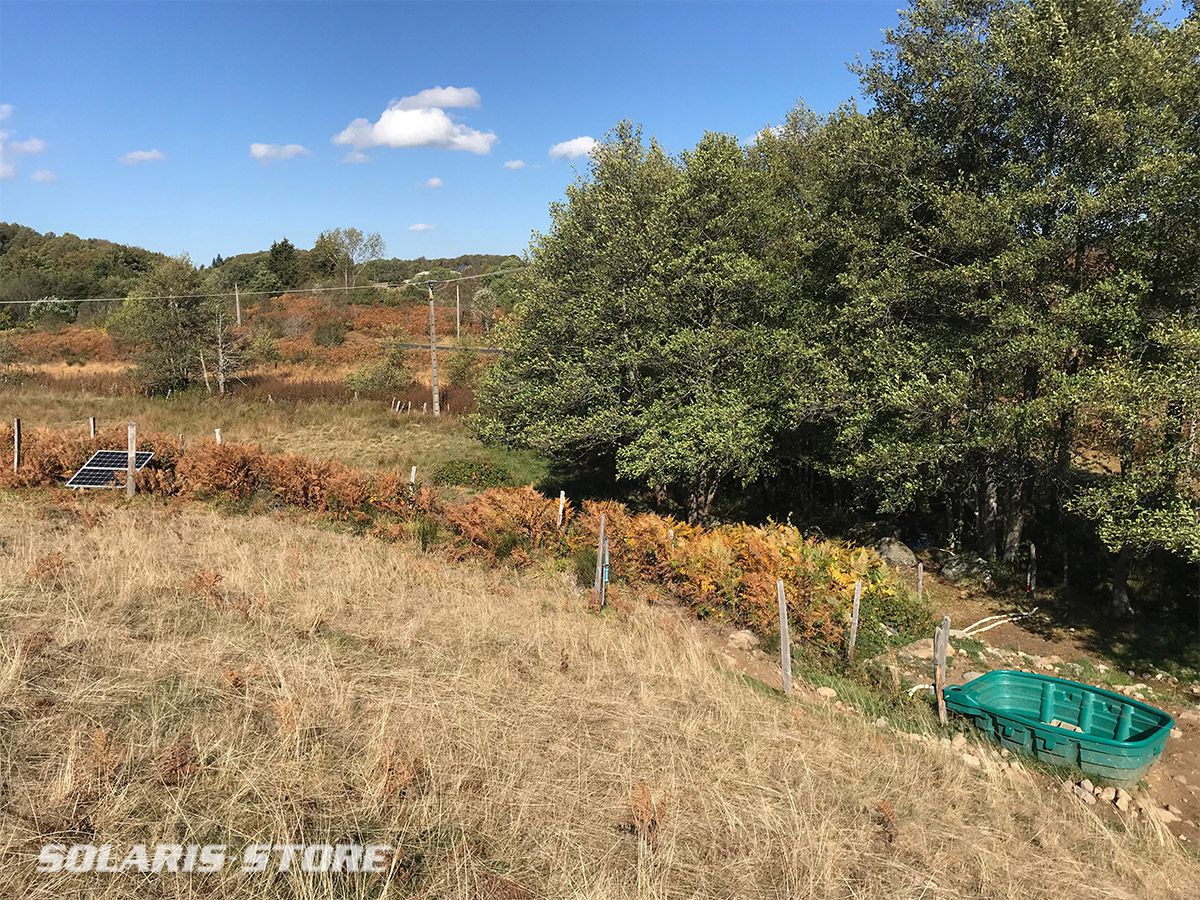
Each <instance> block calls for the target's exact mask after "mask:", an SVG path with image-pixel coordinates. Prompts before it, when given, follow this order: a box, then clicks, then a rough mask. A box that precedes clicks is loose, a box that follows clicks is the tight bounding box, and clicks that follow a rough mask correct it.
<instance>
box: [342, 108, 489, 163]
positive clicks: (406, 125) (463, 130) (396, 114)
mask: <svg viewBox="0 0 1200 900" xmlns="http://www.w3.org/2000/svg"><path fill="white" fill-rule="evenodd" d="M496 140H497V138H496V135H495V134H494V133H492V132H490V131H477V130H476V129H474V128H471V127H469V126H467V125H463V124H462V123H460V122H455V121H454V120H453V119H451V118H450V116H449V115H447V113H446V111H445V110H443V109H437V108H430V109H401V108H400V107H399V106H398V105H396V104H393V105H391V106H389V107H388V108H387V109H385V110H384V111H383V113H382V114H381V115H380V116H379V121H377V122H374V123H372V122H369V121H367V120H366V119H355V120H354V121H353V122H351V123H350V124H349V125H347V126H346V127H345V128H343V129H342V130H341V132H339V133H338V134H337V135H336V136H335V137H334V139H333V142H334V143H335V144H349V145H350V146H352V147H355V148H356V149H359V150H362V149H364V148H367V147H441V148H442V149H444V150H466V151H468V152H470V153H478V154H479V155H481V156H482V155H484V154H487V153H490V152H491V150H492V145H493V144H495V143H496Z"/></svg>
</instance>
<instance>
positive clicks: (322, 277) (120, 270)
mask: <svg viewBox="0 0 1200 900" xmlns="http://www.w3.org/2000/svg"><path fill="white" fill-rule="evenodd" d="M311 257H312V251H311V250H306V249H301V248H298V247H295V246H294V245H293V244H291V243H290V242H289V241H288V240H287V239H286V238H282V239H281V240H280V241H277V242H276V243H275V245H274V246H273V247H272V248H271V249H265V250H258V251H254V252H249V253H239V254H236V255H234V256H229V257H222V256H220V255H218V256H217V257H216V258H215V259H213V260H212V262H211V264H210V265H207V266H206V265H201V266H200V269H201V270H203V271H205V272H206V273H207V274H206V277H205V284H206V287H211V288H213V289H225V288H226V287H232V285H234V284H240V285H241V286H242V288H243V289H250V290H254V289H255V288H256V287H257V288H259V289H262V290H279V289H284V288H304V287H312V286H314V285H316V284H318V283H323V282H328V281H329V280H330V277H329V273H328V272H323V271H319V269H320V266H318V265H314V264H312V260H311ZM165 259H167V257H166V256H165V255H164V254H162V253H155V252H153V251H150V250H145V249H143V248H141V247H132V246H129V245H127V244H117V243H113V242H112V241H106V240H102V239H99V238H80V237H77V236H76V235H73V234H62V235H56V234H54V233H53V232H46V233H45V234H42V233H40V232H38V231H35V230H34V229H32V228H29V227H27V226H25V225H20V224H17V223H9V222H3V223H0V302H2V301H14V300H20V301H31V300H40V299H42V298H47V297H54V298H57V299H59V300H63V301H71V300H78V299H81V298H83V297H124V296H125V295H127V294H128V293H129V291H130V290H131V289H132V288H133V286H134V285H135V283H136V282H137V281H138V280H139V279H140V278H142V277H143V276H144V275H146V273H148V272H150V271H152V270H153V269H154V268H155V267H156V266H158V265H159V264H160V263H162V262H163V261H164V260H165ZM281 260H282V262H281ZM517 264H519V259H518V258H517V257H515V256H505V255H501V254H490V253H467V254H463V255H462V256H455V257H446V258H439V259H426V258H425V257H419V258H417V259H397V258H394V257H393V258H390V259H376V260H371V261H369V262H366V263H363V264H362V265H361V266H360V267H359V268H358V271H357V273H356V280H357V282H358V283H359V284H369V283H371V282H380V281H403V280H405V279H407V278H411V277H412V276H414V275H416V274H418V273H419V272H427V271H428V272H435V273H439V274H442V275H443V276H444V275H447V274H452V273H467V274H474V273H478V272H484V271H488V270H495V269H499V268H503V267H505V266H506V265H517ZM281 266H286V267H287V271H288V273H289V277H286V278H280V277H278V274H277V273H278V271H279V269H280V268H281ZM12 317H13V318H15V319H19V318H23V316H21V315H20V314H19V312H18V311H13V316H12Z"/></svg>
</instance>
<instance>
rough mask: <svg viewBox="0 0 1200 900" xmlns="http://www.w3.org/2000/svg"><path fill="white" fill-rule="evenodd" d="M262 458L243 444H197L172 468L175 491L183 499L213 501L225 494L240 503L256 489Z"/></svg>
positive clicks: (264, 458)
mask: <svg viewBox="0 0 1200 900" xmlns="http://www.w3.org/2000/svg"><path fill="white" fill-rule="evenodd" d="M266 459H267V458H266V457H265V456H264V454H263V452H262V451H261V450H260V449H259V448H258V447H251V446H248V445H246V444H215V443H207V444H200V445H197V446H195V447H192V448H191V449H189V450H188V451H187V452H186V453H184V454H183V455H182V456H181V457H180V458H179V463H178V465H176V466H175V479H176V484H177V490H178V491H179V492H180V493H182V494H184V495H185V496H191V497H196V498H208V497H215V496H217V495H218V494H220V493H222V492H225V493H228V494H230V495H232V496H233V497H234V498H236V499H239V500H244V499H246V498H247V497H250V496H252V495H253V494H254V492H255V491H256V490H257V489H258V485H259V483H260V481H261V480H262V476H263V469H264V464H265V462H266Z"/></svg>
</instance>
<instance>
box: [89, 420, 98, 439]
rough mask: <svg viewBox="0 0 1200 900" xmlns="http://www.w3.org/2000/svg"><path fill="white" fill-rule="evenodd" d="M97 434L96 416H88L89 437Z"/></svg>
mask: <svg viewBox="0 0 1200 900" xmlns="http://www.w3.org/2000/svg"><path fill="white" fill-rule="evenodd" d="M95 436H96V417H95V416H88V437H95Z"/></svg>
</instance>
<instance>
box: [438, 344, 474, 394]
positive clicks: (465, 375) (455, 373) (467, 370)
mask: <svg viewBox="0 0 1200 900" xmlns="http://www.w3.org/2000/svg"><path fill="white" fill-rule="evenodd" d="M482 370H483V360H482V359H481V358H480V356H479V354H478V353H476V352H475V351H474V350H472V349H471V348H470V347H463V348H462V349H461V350H455V351H454V352H453V353H451V354H450V359H449V360H448V361H447V362H446V379H447V381H448V382H449V384H450V386H451V387H458V388H473V387H475V382H477V381H478V380H479V373H480V372H481V371H482Z"/></svg>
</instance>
